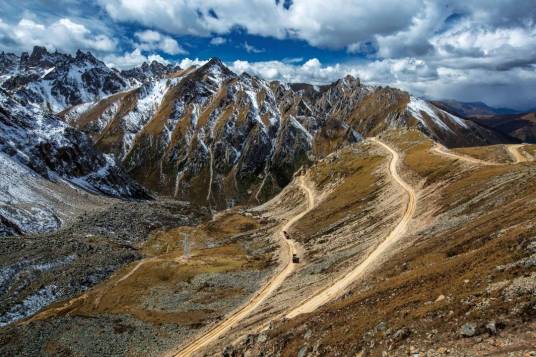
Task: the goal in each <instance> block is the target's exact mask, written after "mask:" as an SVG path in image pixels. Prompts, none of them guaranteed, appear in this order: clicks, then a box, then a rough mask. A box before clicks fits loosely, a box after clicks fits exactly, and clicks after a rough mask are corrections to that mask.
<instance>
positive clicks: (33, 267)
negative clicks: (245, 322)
mask: <svg viewBox="0 0 536 357" xmlns="http://www.w3.org/2000/svg"><path fill="white" fill-rule="evenodd" d="M208 216H209V214H208V210H205V209H197V208H195V207H190V206H188V205H186V204H184V203H174V202H173V201H160V200H157V201H155V202H146V203H121V204H118V205H116V206H114V207H111V208H109V209H107V210H105V211H103V212H100V213H98V214H91V215H87V216H85V217H82V218H80V220H79V221H78V222H77V223H76V224H75V225H74V226H73V227H70V228H69V229H64V230H63V231H61V232H59V233H57V234H56V235H49V236H46V237H48V238H52V239H51V240H54V238H58V236H59V235H60V234H61V235H63V237H64V238H63V240H64V241H66V242H67V243H66V244H64V245H60V244H58V245H56V246H54V245H50V248H49V250H46V249H44V248H43V245H40V246H37V243H35V242H34V243H33V244H34V245H35V247H33V249H32V250H31V251H35V252H36V253H35V254H36V255H37V254H38V252H39V250H41V251H45V250H46V251H47V254H46V259H45V258H44V257H43V254H41V255H40V257H41V258H39V259H37V258H33V261H31V263H28V264H26V265H25V267H26V270H23V268H18V269H19V270H18V271H19V272H18V273H12V275H11V276H10V277H9V279H4V281H6V282H9V284H6V289H10V290H11V291H14V290H15V289H17V288H18V285H17V281H18V280H17V279H16V277H18V276H21V275H22V274H26V275H28V276H32V279H33V280H32V281H33V285H34V286H35V287H36V288H35V289H34V290H32V292H31V293H30V292H29V293H25V290H23V292H24V293H25V296H30V297H23V296H22V293H21V294H19V295H18V296H20V297H19V298H18V300H15V301H13V302H11V301H8V297H7V296H9V295H10V293H6V294H5V295H3V298H4V299H5V300H4V301H6V302H8V303H9V305H8V306H7V307H6V309H5V310H6V313H4V315H3V316H5V317H6V319H7V318H9V317H11V316H13V315H12V314H11V315H10V314H9V313H10V311H11V310H13V311H17V310H15V309H19V310H21V311H26V312H27V313H34V312H35V311H36V310H38V309H30V310H28V308H29V305H28V303H27V301H34V300H36V299H35V297H34V296H39V297H40V300H39V301H41V303H43V302H42V301H45V302H44V303H46V304H50V303H51V302H53V300H59V299H61V300H62V301H63V302H61V303H59V302H58V303H55V304H52V305H51V306H50V307H49V308H48V309H45V310H43V311H42V312H41V313H39V314H37V315H35V316H34V317H33V318H31V319H30V320H27V321H23V322H22V323H13V324H10V325H9V326H6V327H4V328H3V330H0V345H1V346H2V347H1V348H0V354H2V355H57V354H61V355H161V354H162V353H164V352H168V351H172V350H176V349H177V348H178V347H179V346H180V345H181V344H182V343H183V342H184V341H185V340H186V339H187V338H189V337H191V336H192V335H193V334H195V333H198V332H199V331H200V329H203V328H205V327H206V326H208V325H210V324H212V323H215V322H217V321H219V320H221V319H223V318H224V316H225V314H227V313H228V312H230V311H231V310H233V309H235V308H237V307H238V306H240V305H241V304H243V303H244V302H245V301H246V300H247V299H249V298H250V297H251V296H252V295H253V294H254V293H255V292H256V291H257V290H258V289H259V288H260V286H261V285H262V284H263V283H264V282H265V280H266V279H267V278H268V277H269V276H271V274H273V270H274V268H275V266H276V264H277V255H276V254H275V253H276V252H277V251H278V250H277V243H276V242H274V241H273V239H272V233H273V232H272V231H273V228H274V225H275V224H276V222H277V221H275V220H270V219H266V218H263V217H260V216H258V215H256V214H252V213H249V212H246V211H242V210H239V209H235V210H232V211H226V212H221V213H218V214H217V215H216V216H215V217H214V219H213V220H207V218H208ZM203 222H204V223H203ZM196 223H199V224H197V225H195V224H196ZM79 231H84V232H85V233H84V234H80V235H77V234H76V233H75V232H79ZM66 236H69V238H65V237H66ZM147 237H149V238H148V239H147ZM38 238H39V237H35V238H34V237H30V238H27V237H22V238H21V237H19V239H23V240H32V242H33V240H37V239H38ZM40 238H41V239H43V237H40ZM11 244H12V247H10V250H11V252H17V251H20V250H21V247H22V245H21V244H19V245H18V246H15V244H17V243H16V242H15V240H13V242H12V243H11ZM28 245H29V244H28V243H26V247H28ZM61 247H63V248H61ZM73 247H76V249H75V248H73ZM73 252H75V253H73ZM7 255H9V254H7ZM7 255H6V257H3V259H4V260H6V263H4V264H3V265H4V267H6V269H7V268H9V267H11V266H13V265H15V264H16V261H19V260H21V259H17V257H14V258H12V257H11V256H10V258H9V259H10V260H9V263H7V260H8V258H7ZM20 255H23V254H22V253H21V254H20ZM26 255H27V256H28V255H29V254H26ZM26 260H29V259H27V258H26ZM134 260H136V261H134ZM44 261H46V262H49V266H50V268H49V269H48V270H47V273H46V274H49V275H50V277H49V276H46V275H45V273H44V272H42V270H43V268H42V267H43V266H44V264H45V263H42V262H44ZM128 262H132V264H127V263H128ZM39 264H40V265H39ZM122 266H124V268H123V267H122ZM12 269H15V268H12ZM40 269H41V270H40ZM6 271H7V270H6ZM59 271H61V272H62V273H61V274H57V273H58V272H59ZM112 273H113V274H112ZM17 274H18V275H17ZM54 275H56V277H54ZM105 278H106V279H105ZM48 286H61V288H62V289H63V290H61V292H62V295H61V296H58V297H56V296H54V295H52V294H51V295H52V297H51V298H50V299H49V300H47V296H48V295H46V294H43V293H41V290H42V289H43V287H45V288H46V287H48ZM51 291H53V292H54V291H57V290H51ZM80 292H84V294H83V295H79V293H80ZM40 294H42V295H43V297H42V298H41V296H42V295H40ZM4 296H5V297H4ZM69 296H70V297H73V298H72V299H71V300H66V299H65V298H66V297H69ZM77 296H78V297H77ZM10 307H11V308H10ZM25 309H26V310H25Z"/></svg>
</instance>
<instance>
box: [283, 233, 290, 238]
mask: <svg viewBox="0 0 536 357" xmlns="http://www.w3.org/2000/svg"><path fill="white" fill-rule="evenodd" d="M283 235H284V236H285V238H286V239H290V236H289V235H288V233H287V231H283Z"/></svg>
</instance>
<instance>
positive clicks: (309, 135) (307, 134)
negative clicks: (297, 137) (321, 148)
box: [290, 116, 313, 142]
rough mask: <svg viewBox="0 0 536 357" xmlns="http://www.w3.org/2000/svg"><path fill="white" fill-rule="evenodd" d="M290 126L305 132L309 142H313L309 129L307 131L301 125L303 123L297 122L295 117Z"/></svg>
mask: <svg viewBox="0 0 536 357" xmlns="http://www.w3.org/2000/svg"><path fill="white" fill-rule="evenodd" d="M290 124H291V125H292V126H293V127H295V128H296V129H298V130H301V131H303V132H304V133H305V135H306V137H307V140H308V141H309V142H313V136H312V135H311V133H310V132H309V131H307V129H305V128H304V127H303V125H301V123H300V122H299V121H297V120H296V118H294V117H293V116H291V117H290Z"/></svg>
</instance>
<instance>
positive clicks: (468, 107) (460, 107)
mask: <svg viewBox="0 0 536 357" xmlns="http://www.w3.org/2000/svg"><path fill="white" fill-rule="evenodd" d="M432 103H433V104H434V105H436V106H437V107H439V108H441V109H443V110H446V111H448V112H449V113H452V114H454V115H457V116H459V117H462V118H468V117H484V116H494V115H510V114H520V113H521V112H519V111H517V110H515V109H510V108H494V107H490V106H489V105H487V104H486V103H482V102H459V101H456V100H434V101H432Z"/></svg>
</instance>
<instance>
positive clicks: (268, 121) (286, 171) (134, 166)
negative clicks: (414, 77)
mask: <svg viewBox="0 0 536 357" xmlns="http://www.w3.org/2000/svg"><path fill="white" fill-rule="evenodd" d="M63 115H64V117H65V119H66V121H67V122H68V123H69V124H71V125H73V126H76V127H78V128H80V129H82V130H83V131H86V132H88V133H89V134H90V135H91V136H92V137H93V139H94V141H95V143H96V145H97V147H98V148H100V149H101V150H103V151H104V152H107V153H112V154H114V156H115V157H117V158H118V159H119V160H120V161H122V162H123V164H124V166H125V167H126V169H127V170H128V171H129V172H130V173H131V175H132V176H133V177H134V178H136V179H137V180H138V181H139V182H141V183H142V184H143V185H145V186H146V187H149V188H150V189H152V190H155V191H157V192H159V193H161V194H165V195H171V196H174V197H177V198H181V199H186V200H190V201H194V202H197V203H200V204H209V205H211V206H212V207H216V208H224V207H226V206H231V205H233V204H234V203H237V202H250V203H253V202H257V201H262V200H264V199H266V198H268V197H270V196H272V195H273V194H274V193H275V192H277V191H278V190H280V189H281V188H282V187H284V186H285V185H286V184H287V183H288V182H289V181H290V180H291V178H292V175H293V173H294V172H295V171H296V170H297V169H298V168H300V167H301V166H302V165H307V164H308V163H309V162H311V161H313V160H315V159H316V158H320V157H323V156H325V155H327V154H329V153H330V152H332V151H334V150H336V149H338V148H340V147H342V146H344V145H347V144H348V143H352V142H357V141H359V140H361V139H362V137H363V136H370V135H376V134H379V133H381V132H382V131H383V130H385V129H387V128H390V127H400V128H416V129H419V130H421V131H423V132H424V133H426V134H427V135H429V136H430V137H432V138H434V139H435V140H437V141H439V142H442V143H443V144H445V145H449V146H464V145H481V144H489V143H496V142H501V141H504V140H507V139H506V138H504V137H502V136H501V135H500V134H497V133H495V132H493V131H492V130H488V129H485V128H483V127H481V126H479V125H478V124H475V123H473V122H471V121H467V120H464V119H461V118H458V117H456V116H453V115H451V114H449V113H447V112H445V111H443V110H441V109H439V108H437V107H435V106H434V105H433V104H431V103H429V102H427V101H424V100H422V99H419V98H415V97H412V96H410V95H409V94H407V93H406V92H403V91H400V90H397V89H394V88H389V87H372V86H364V85H362V84H361V83H360V81H359V79H357V78H353V77H351V76H347V77H345V78H342V79H340V80H339V81H336V82H334V83H332V84H330V85H326V86H320V87H317V86H312V85H308V84H292V85H288V84H285V83H281V82H277V81H276V82H270V83H269V82H266V81H264V80H262V79H260V78H257V77H254V76H250V75H248V74H247V73H244V74H242V75H237V74H235V73H233V72H232V71H230V70H229V69H228V68H227V67H225V65H224V64H223V63H222V62H221V61H219V60H217V59H212V60H211V61H209V62H208V63H207V64H205V65H204V66H202V67H199V68H188V69H185V70H182V71H175V72H174V73H173V75H167V76H163V77H161V78H160V79H153V80H151V81H146V82H145V83H144V84H143V85H141V86H139V87H137V88H135V89H131V90H127V91H123V92H120V93H116V94H114V95H112V96H109V97H107V98H104V99H103V100H100V101H95V102H91V103H84V104H82V105H78V106H75V107H72V108H70V109H68V110H66V111H65V112H64V113H63Z"/></svg>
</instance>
